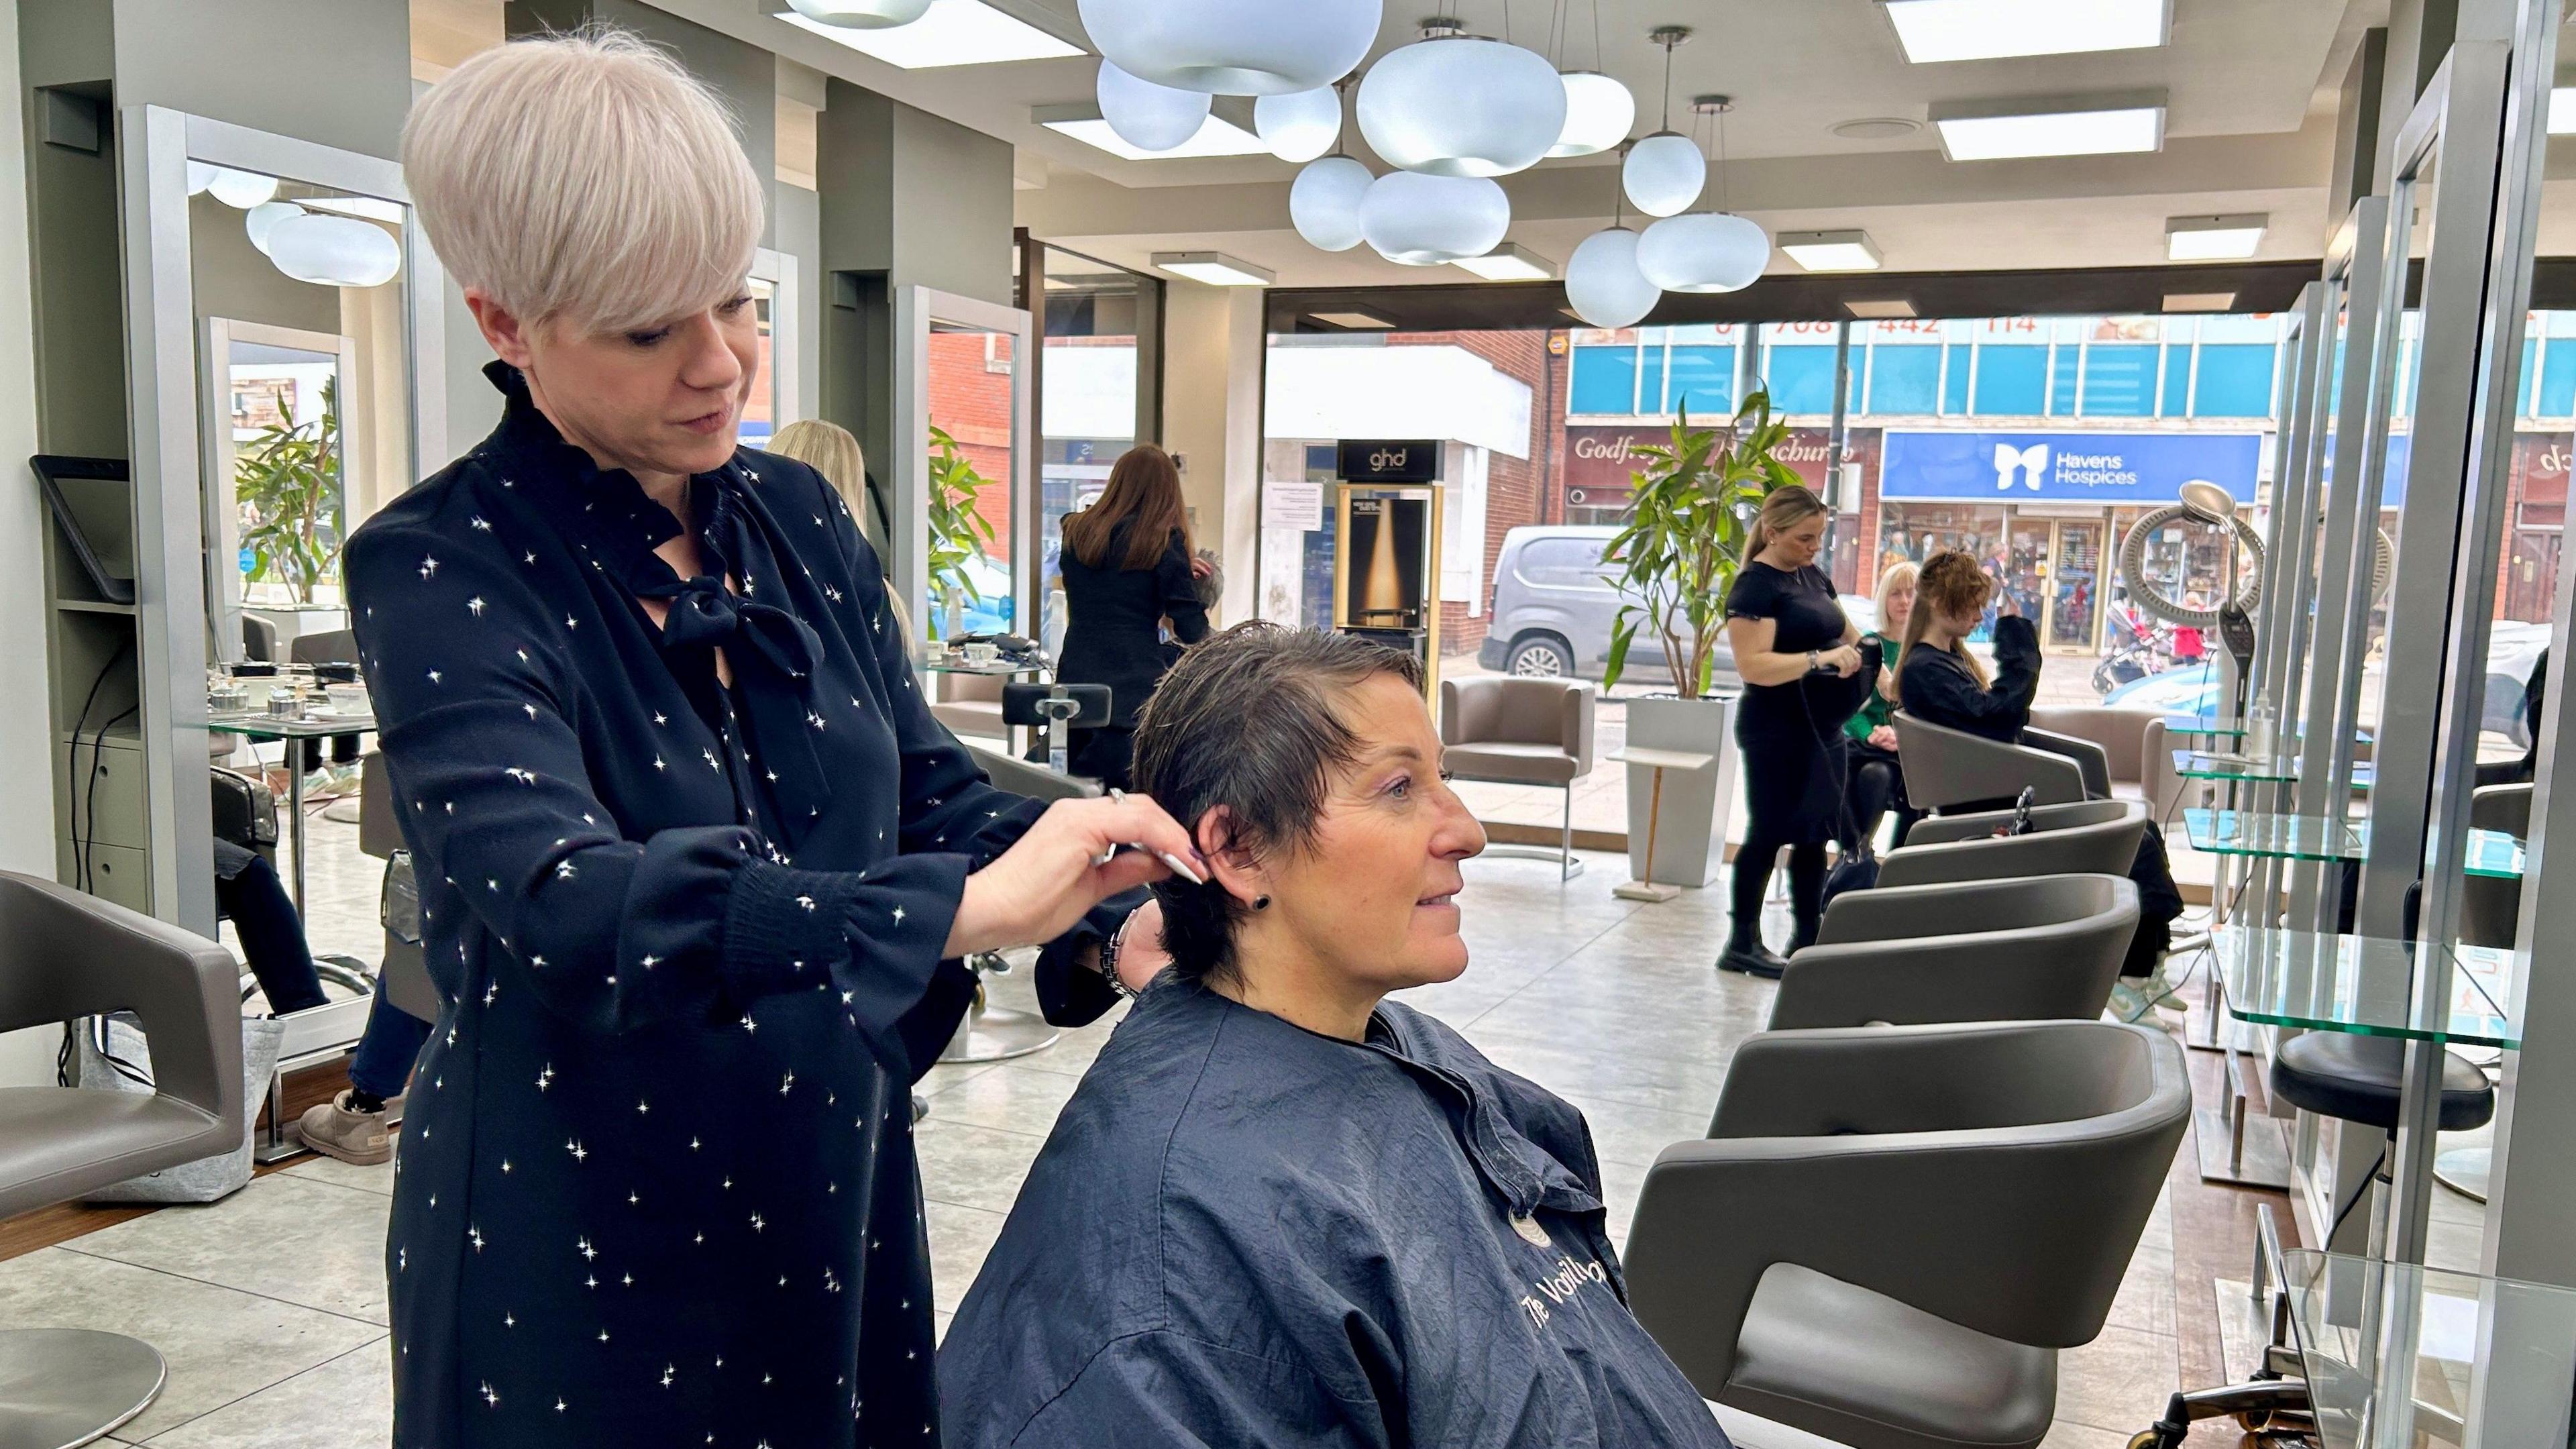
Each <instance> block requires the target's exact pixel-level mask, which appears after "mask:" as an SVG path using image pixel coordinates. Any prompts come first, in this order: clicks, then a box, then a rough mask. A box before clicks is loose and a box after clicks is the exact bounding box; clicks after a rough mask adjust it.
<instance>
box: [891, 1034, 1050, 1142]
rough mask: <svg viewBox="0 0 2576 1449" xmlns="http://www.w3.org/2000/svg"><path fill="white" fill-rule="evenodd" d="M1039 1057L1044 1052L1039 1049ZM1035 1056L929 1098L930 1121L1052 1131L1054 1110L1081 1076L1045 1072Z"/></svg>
mask: <svg viewBox="0 0 2576 1449" xmlns="http://www.w3.org/2000/svg"><path fill="white" fill-rule="evenodd" d="M1041 1055H1043V1053H1041ZM1036 1061H1037V1058H1034V1057H1032V1058H1027V1059H1024V1060H1022V1061H1017V1062H1008V1063H1005V1064H1003V1065H1002V1066H999V1067H996V1068H994V1069H993V1070H992V1071H989V1072H985V1073H983V1074H982V1075H980V1076H976V1077H970V1078H968V1079H967V1080H965V1081H963V1082H960V1083H958V1084H957V1085H956V1086H953V1087H950V1088H949V1089H948V1090H946V1091H944V1092H941V1093H940V1094H939V1095H938V1096H936V1097H933V1098H931V1099H930V1116H929V1117H928V1118H926V1119H924V1121H923V1123H922V1125H923V1126H925V1127H927V1126H928V1125H929V1124H930V1123H932V1122H963V1123H967V1124H969V1125H972V1126H976V1127H990V1128H994V1129H996V1130H998V1131H1003V1132H1019V1133H1024V1134H1026V1135H1028V1136H1031V1137H1044V1136H1046V1135H1047V1133H1049V1132H1051V1131H1053V1130H1054V1129H1055V1119H1056V1114H1057V1113H1059V1112H1062V1111H1063V1110H1064V1104H1065V1103H1066V1102H1068V1101H1070V1100H1072V1098H1073V1089H1074V1088H1075V1087H1078V1086H1080V1085H1081V1084H1082V1083H1081V1078H1079V1077H1072V1076H1067V1075H1065V1074H1064V1073H1062V1072H1051V1071H1046V1070H1044V1069H1042V1068H1040V1067H1038V1066H1037V1065H1036V1064H1035V1063H1036Z"/></svg>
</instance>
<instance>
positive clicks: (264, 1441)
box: [151, 1339, 394, 1449]
mask: <svg viewBox="0 0 2576 1449" xmlns="http://www.w3.org/2000/svg"><path fill="white" fill-rule="evenodd" d="M387 1342H388V1340H382V1339H380V1340H378V1341H377V1342H375V1343H372V1344H368V1345H366V1346H365V1347H363V1348H358V1349H353V1350H351V1351H350V1352H348V1353H344V1354H342V1355H340V1356H339V1357H338V1358H335V1359H333V1360H331V1361H330V1362H329V1363H326V1364H322V1365H320V1366H318V1367H316V1368H311V1369H307V1370H305V1371H304V1372H303V1373H300V1374H297V1375H296V1376H295V1377H293V1378H291V1379H288V1380H287V1381H286V1382H284V1383H282V1384H277V1385H274V1386H272V1387H269V1388H265V1389H262V1390H260V1391H259V1392H258V1393H255V1394H252V1395H251V1396H249V1397H248V1398H245V1399H239V1400H236V1401H234V1402H233V1403H230V1404H227V1405H225V1406H224V1407H222V1408H220V1409H217V1410H216V1411H215V1412H213V1413H211V1414H208V1415H206V1416H205V1417H203V1418H200V1419H192V1420H190V1421H189V1422H187V1423H185V1424H182V1425H181V1426H179V1427H178V1428H176V1429H173V1430H171V1431H170V1432H169V1433H166V1434H162V1435H160V1436H158V1437H156V1438H154V1439H153V1440H152V1441H151V1442H152V1446H153V1449H354V1446H358V1445H374V1444H382V1443H385V1442H387V1440H388V1439H389V1438H390V1437H391V1436H392V1434H393V1421H394V1384H393V1359H392V1354H391V1351H390V1350H389V1349H388V1348H387V1347H386V1344H387Z"/></svg>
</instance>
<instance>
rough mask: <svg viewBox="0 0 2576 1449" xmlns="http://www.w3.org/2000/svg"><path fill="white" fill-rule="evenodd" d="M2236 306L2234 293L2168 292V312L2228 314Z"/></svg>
mask: <svg viewBox="0 0 2576 1449" xmlns="http://www.w3.org/2000/svg"><path fill="white" fill-rule="evenodd" d="M2235 306H2236V294H2235V293H2234V292H2167V293H2165V310H2166V311H2168V312H2226V311H2230V310H2232V309H2233V308H2234V307H2235Z"/></svg>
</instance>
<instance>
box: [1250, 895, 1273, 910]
mask: <svg viewBox="0 0 2576 1449" xmlns="http://www.w3.org/2000/svg"><path fill="white" fill-rule="evenodd" d="M1252 908H1253V909H1254V910H1256V911H1266V910H1268V909H1270V897H1268V896H1254V897H1253V898H1252Z"/></svg>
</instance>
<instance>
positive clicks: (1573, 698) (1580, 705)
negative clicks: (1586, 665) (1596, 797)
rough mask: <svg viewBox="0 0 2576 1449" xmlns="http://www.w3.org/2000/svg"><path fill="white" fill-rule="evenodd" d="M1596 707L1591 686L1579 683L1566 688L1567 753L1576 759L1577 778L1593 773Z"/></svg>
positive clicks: (1575, 771) (1575, 770)
mask: <svg viewBox="0 0 2576 1449" xmlns="http://www.w3.org/2000/svg"><path fill="white" fill-rule="evenodd" d="M1595 706H1596V700H1595V697H1594V694H1593V689H1592V686H1591V685H1589V684H1583V683H1577V684H1569V685H1567V686H1566V687H1565V752H1566V753H1567V754H1569V755H1572V756H1573V757H1574V773H1575V774H1576V775H1577V776H1583V775H1589V774H1591V773H1592V763H1593V750H1594V741H1593V735H1594V729H1593V718H1594V715H1595V714H1596V713H1597V710H1596V707H1595Z"/></svg>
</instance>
